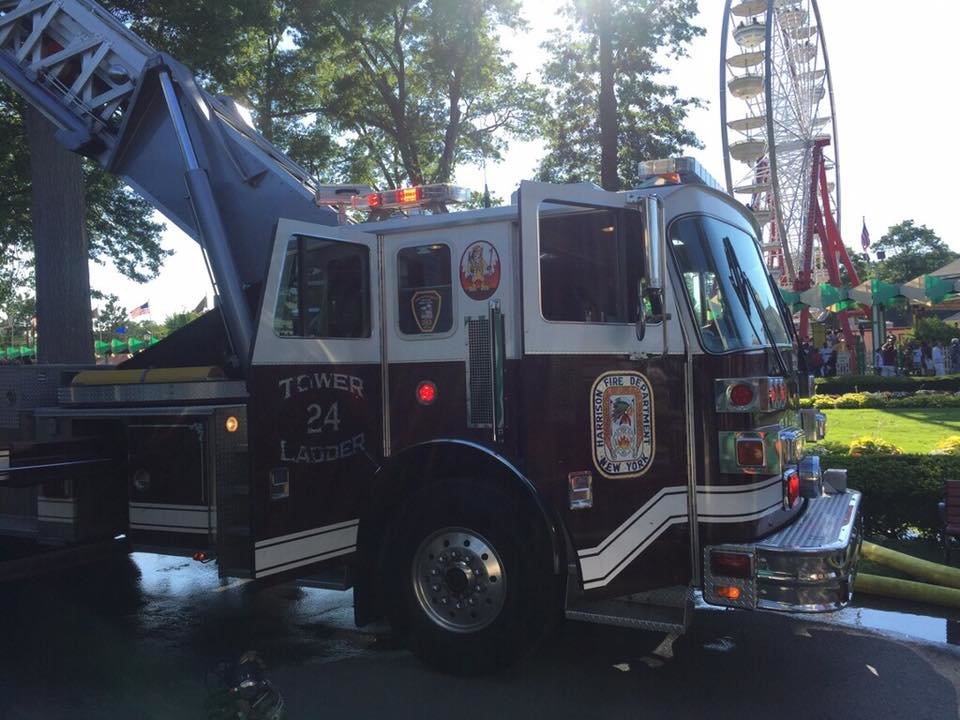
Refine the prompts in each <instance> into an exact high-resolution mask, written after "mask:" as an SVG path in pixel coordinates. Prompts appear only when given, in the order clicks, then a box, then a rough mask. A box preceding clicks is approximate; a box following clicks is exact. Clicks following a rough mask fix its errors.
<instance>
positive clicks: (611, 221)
mask: <svg viewBox="0 0 960 720" xmlns="http://www.w3.org/2000/svg"><path fill="white" fill-rule="evenodd" d="M642 242H643V225H642V223H641V221H640V215H639V213H636V212H625V211H622V210H617V209H596V210H589V211H581V212H574V213H570V214H566V213H564V214H549V215H543V216H541V218H540V282H541V285H540V307H541V310H542V312H543V317H544V319H546V320H554V321H565V322H582V323H633V322H636V319H637V297H638V288H639V287H640V279H641V277H642V275H641V270H642V266H641V263H642Z"/></svg>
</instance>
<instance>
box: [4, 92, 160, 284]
mask: <svg viewBox="0 0 960 720" xmlns="http://www.w3.org/2000/svg"><path fill="white" fill-rule="evenodd" d="M21 109H22V102H21V101H20V99H19V98H17V97H16V96H15V95H14V94H13V92H12V91H11V90H9V88H8V87H7V86H6V85H5V84H3V83H0V187H3V191H0V262H2V263H3V265H4V267H17V264H16V260H17V258H19V257H25V258H29V257H30V256H31V255H32V251H33V227H32V225H31V221H30V199H31V198H30V153H29V147H28V145H27V141H26V134H25V132H24V128H23V120H22V118H21ZM83 172H84V179H85V182H86V206H87V216H86V225H87V240H88V242H89V246H90V257H91V259H92V260H94V261H95V262H98V263H101V264H102V263H105V262H112V263H113V264H114V265H115V266H116V268H117V270H118V271H120V272H121V273H123V274H124V275H126V276H127V277H129V278H131V279H132V280H136V281H138V282H144V281H146V280H149V279H150V278H152V277H154V276H156V274H157V272H158V271H159V269H160V266H161V265H162V264H163V260H164V258H165V257H167V256H168V255H169V252H167V251H166V250H164V249H163V248H162V247H161V245H160V234H161V232H162V231H163V225H162V224H160V223H157V222H155V221H154V219H153V208H152V206H151V205H150V204H149V203H147V202H146V201H144V200H143V199H142V198H140V197H139V196H137V195H136V194H134V193H133V191H132V190H130V189H129V188H127V187H126V186H124V185H123V183H122V182H121V181H120V179H119V178H117V177H115V176H112V175H108V174H107V173H105V172H104V171H103V170H101V169H100V168H99V167H96V166H94V165H93V164H92V163H89V162H85V163H84V167H83ZM20 267H21V268H22V270H25V271H26V272H21V273H20V275H19V276H17V277H11V276H10V273H9V272H5V273H0V298H2V297H3V296H4V295H5V294H9V293H10V292H11V291H12V288H14V287H17V285H18V284H23V283H24V282H27V283H32V268H30V266H29V264H28V265H26V266H23V265H21V266H20ZM27 275H29V278H30V279H29V280H27V277H26V276H27Z"/></svg>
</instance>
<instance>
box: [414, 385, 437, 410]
mask: <svg viewBox="0 0 960 720" xmlns="http://www.w3.org/2000/svg"><path fill="white" fill-rule="evenodd" d="M436 399H437V386H436V385H434V384H433V383H432V382H430V381H429V380H424V381H423V382H422V383H420V384H419V385H417V402H418V403H420V404H421V405H433V401H434V400H436Z"/></svg>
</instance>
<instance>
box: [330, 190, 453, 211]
mask: <svg viewBox="0 0 960 720" xmlns="http://www.w3.org/2000/svg"><path fill="white" fill-rule="evenodd" d="M469 199H470V191H469V190H468V189H467V188H465V187H459V186H457V185H447V184H438V185H417V186H415V187H407V188H397V189H395V190H384V191H383V192H373V193H362V194H356V195H350V196H346V197H345V196H344V195H342V194H339V195H326V194H318V195H317V205H328V206H332V207H336V208H338V209H340V210H348V209H353V210H360V211H377V210H403V209H408V208H409V209H412V208H418V207H430V206H437V205H447V204H454V203H463V202H466V201H467V200H469Z"/></svg>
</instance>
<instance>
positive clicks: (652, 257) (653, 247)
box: [643, 195, 666, 290]
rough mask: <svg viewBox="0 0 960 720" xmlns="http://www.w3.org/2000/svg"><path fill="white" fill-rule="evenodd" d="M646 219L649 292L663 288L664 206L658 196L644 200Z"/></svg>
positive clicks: (644, 263)
mask: <svg viewBox="0 0 960 720" xmlns="http://www.w3.org/2000/svg"><path fill="white" fill-rule="evenodd" d="M643 219H644V224H645V226H644V230H645V232H644V244H643V265H644V268H643V269H644V279H643V284H644V287H646V289H648V290H661V289H662V288H663V253H664V242H665V239H664V237H665V235H666V233H665V232H664V222H663V204H662V203H661V202H660V198H658V197H657V196H656V195H648V196H646V197H644V198H643Z"/></svg>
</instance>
